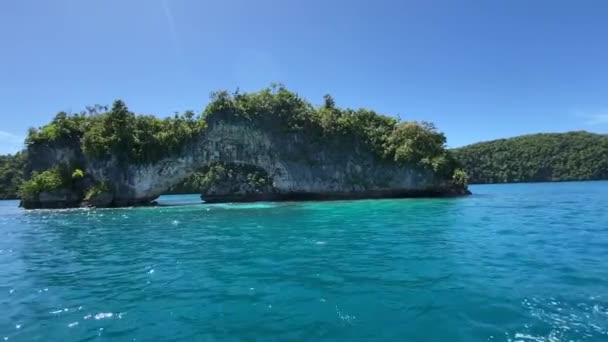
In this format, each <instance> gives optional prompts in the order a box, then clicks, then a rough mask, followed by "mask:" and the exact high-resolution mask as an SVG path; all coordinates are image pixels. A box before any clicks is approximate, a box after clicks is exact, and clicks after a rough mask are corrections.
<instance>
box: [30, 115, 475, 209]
mask: <svg viewBox="0 0 608 342" xmlns="http://www.w3.org/2000/svg"><path fill="white" fill-rule="evenodd" d="M29 155H30V156H31V158H32V160H33V161H34V163H33V164H34V165H35V167H36V168H38V169H41V170H42V169H46V168H48V167H50V166H56V165H58V164H65V165H67V164H81V165H84V169H85V173H86V174H87V175H89V176H90V177H91V178H92V181H94V182H103V183H106V184H110V186H111V190H112V191H111V192H112V196H111V197H107V194H105V196H106V201H105V203H99V205H100V206H128V205H140V204H146V203H149V202H150V201H152V200H154V199H155V198H157V197H158V196H159V195H161V194H162V193H164V192H165V191H167V190H168V189H169V188H171V186H173V185H175V184H177V183H179V182H180V181H182V180H183V179H185V178H186V177H188V176H189V175H190V174H191V173H192V172H194V171H195V170H196V169H198V168H200V167H202V166H204V165H206V164H208V163H211V162H218V161H221V162H228V163H239V164H246V165H254V166H257V167H259V168H261V169H263V170H265V171H266V172H267V174H268V175H269V176H270V178H271V179H272V180H273V184H272V189H273V191H272V194H273V196H268V197H267V198H268V199H275V198H276V199H280V198H285V199H298V198H319V199H324V198H366V197H367V198H375V197H402V196H422V195H457V194H465V193H466V188H464V187H463V188H458V187H457V186H454V185H453V184H452V183H451V181H450V179H440V178H438V177H436V176H435V175H434V174H433V172H431V171H429V170H426V169H423V168H420V167H417V166H408V165H397V164H395V163H390V162H387V161H385V160H382V159H380V158H378V157H377V156H376V155H375V154H374V153H373V152H372V151H370V150H369V149H368V148H367V146H366V145H365V144H363V143H362V142H361V141H358V140H357V139H356V138H355V137H350V138H348V139H344V138H331V137H330V138H325V139H315V138H314V137H311V136H308V135H306V133H305V132H277V131H264V130H263V129H261V128H260V127H255V126H253V127H252V126H251V125H248V124H247V123H245V122H238V121H237V122H229V121H211V122H210V123H209V127H208V129H207V131H206V132H204V133H202V134H200V136H198V137H196V138H195V139H193V140H192V141H191V142H189V143H188V144H186V145H185V146H183V148H182V149H181V152H180V153H178V154H176V155H174V156H171V157H169V158H164V159H162V160H160V161H158V162H154V163H146V164H135V163H134V164H128V165H121V164H120V163H118V162H117V161H116V160H114V159H105V160H95V159H89V158H87V157H85V155H84V154H83V153H82V151H81V149H80V145H79V144H78V143H76V142H72V143H69V142H62V143H60V144H57V145H45V146H35V147H33V148H31V150H30V152H29ZM215 192H218V191H217V188H216V190H215ZM266 193H268V191H267V192H266ZM209 195H211V196H210V197H209V199H212V200H214V201H218V200H220V201H221V200H222V196H221V195H225V196H226V197H225V198H226V199H227V200H234V196H229V195H230V194H225V193H224V194H220V196H216V197H213V195H214V194H213V193H211V194H209ZM79 197H80V195H78V194H70V192H69V191H68V192H66V191H62V193H61V196H59V198H58V197H57V196H52V195H51V194H44V195H42V196H41V197H40V198H39V201H40V202H41V203H33V204H31V205H29V206H32V207H40V206H41V207H57V206H74V205H78V204H79V201H78V198H79ZM252 198H255V196H252ZM261 198H266V197H264V196H261ZM243 199H244V200H247V197H243ZM58 202H59V205H58V204H57V203H58ZM26 206H28V204H27V203H26Z"/></svg>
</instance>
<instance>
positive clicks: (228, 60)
mask: <svg viewBox="0 0 608 342" xmlns="http://www.w3.org/2000/svg"><path fill="white" fill-rule="evenodd" d="M0 44H1V50H0V117H1V125H0V153H7V152H14V151H16V150H17V149H19V148H20V146H21V142H22V139H23V136H24V135H25V132H26V130H27V128H28V127H31V126H41V125H43V124H45V123H46V122H48V121H49V120H50V119H51V118H52V117H53V116H54V115H55V114H56V113H57V112H58V111H61V110H65V111H70V110H71V111H80V110H81V109H83V108H84V107H85V106H86V105H90V104H95V103H99V104H110V103H111V102H112V101H113V100H114V99H116V98H121V99H123V100H125V101H126V102H127V104H128V105H129V107H130V109H131V110H133V111H135V112H138V113H147V114H148V113H149V114H156V115H159V116H166V115H169V114H171V113H173V112H175V111H182V110H186V109H194V110H197V111H200V110H201V109H203V108H204V106H205V105H206V104H207V103H208V101H209V93H210V91H212V90H216V89H220V88H221V89H228V90H234V89H236V88H237V87H239V88H240V89H241V90H243V91H255V90H258V89H260V88H262V87H265V86H267V85H269V84H270V83H271V82H281V83H284V84H285V85H287V87H288V88H290V89H291V90H293V91H296V92H298V93H299V94H300V95H302V96H304V97H306V98H307V99H309V100H310V101H312V102H313V103H316V104H320V103H321V102H322V96H323V94H325V93H330V94H332V95H333V96H334V98H335V100H336V103H337V104H338V105H339V106H343V107H354V108H358V107H367V108H370V109H374V110H376V111H378V112H380V113H383V114H388V115H395V116H396V115H399V116H400V117H401V118H402V119H405V120H428V121H433V122H434V123H435V124H436V125H437V126H438V127H439V129H440V130H442V131H444V132H445V133H446V135H447V137H448V144H449V145H450V146H452V147H455V146H461V145H464V144H468V143H472V142H476V141H480V140H489V139H495V138H500V137H509V136H514V135H519V134H524V133H534V132H561V131H569V130H582V129H584V130H589V131H593V132H600V133H607V132H608V1H604V0H598V1H591V0H589V1H587V0H582V1H573V0H572V1H559V0H552V1H542V0H535V1H529V0H509V1H494V0H479V1H467V0H462V1H452V0H446V1H433V0H431V1H422V0H421V1H407V0H402V1H397V0H395V1H383V0H374V1H371V0H368V1H362V0H350V1H341V0H338V1H333V0H293V1H292V0H284V1H278V0H276V1H268V0H240V1H236V0H215V1H205V0H86V1H85V0H53V1H41V0H6V1H2V2H1V4H0Z"/></svg>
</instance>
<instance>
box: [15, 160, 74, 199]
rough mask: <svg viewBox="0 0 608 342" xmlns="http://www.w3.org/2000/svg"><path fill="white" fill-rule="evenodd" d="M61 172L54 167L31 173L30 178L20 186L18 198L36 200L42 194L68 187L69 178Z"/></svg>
mask: <svg viewBox="0 0 608 342" xmlns="http://www.w3.org/2000/svg"><path fill="white" fill-rule="evenodd" d="M62 171H63V170H62V169H60V168H58V167H56V168H52V169H50V170H46V171H43V172H40V173H39V172H34V173H32V176H31V178H30V179H29V180H28V181H26V182H23V184H22V185H21V189H20V197H21V198H27V199H30V198H37V196H38V195H40V194H41V193H42V192H52V191H56V190H60V189H63V188H66V187H69V178H68V177H66V176H65V172H62Z"/></svg>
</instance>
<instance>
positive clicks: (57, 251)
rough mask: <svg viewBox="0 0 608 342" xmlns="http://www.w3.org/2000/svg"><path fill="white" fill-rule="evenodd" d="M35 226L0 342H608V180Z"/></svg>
mask: <svg viewBox="0 0 608 342" xmlns="http://www.w3.org/2000/svg"><path fill="white" fill-rule="evenodd" d="M470 190H471V191H472V192H473V195H471V196H467V197H459V198H438V199H431V198H429V199H387V200H357V201H326V202H277V203H273V202H264V203H247V204H201V203H200V198H199V196H198V195H173V196H163V197H161V198H160V199H159V205H158V206H156V207H139V208H121V209H67V210H37V211H28V210H23V209H20V208H18V207H17V205H18V202H16V201H0V342H1V341H442V342H443V341H551V342H553V341H608V182H603V181H598V182H568V183H536V184H501V185H474V186H471V187H470Z"/></svg>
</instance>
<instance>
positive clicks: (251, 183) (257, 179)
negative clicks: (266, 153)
mask: <svg viewBox="0 0 608 342" xmlns="http://www.w3.org/2000/svg"><path fill="white" fill-rule="evenodd" d="M225 183H229V184H231V185H244V186H245V187H246V188H247V189H250V190H251V191H254V192H258V191H264V190H265V189H266V188H267V187H269V186H271V185H272V179H270V177H269V176H268V174H267V173H266V171H264V170H263V169H261V168H259V167H256V166H252V165H244V164H235V163H221V162H217V163H212V164H209V165H207V166H205V167H204V168H202V169H200V170H198V171H197V172H195V173H194V174H193V175H192V176H190V177H188V178H187V179H186V180H184V181H183V182H182V183H180V184H178V185H176V186H175V187H173V188H172V189H171V191H170V192H172V193H206V192H208V191H209V190H210V189H211V188H212V187H213V186H218V185H220V184H225Z"/></svg>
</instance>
